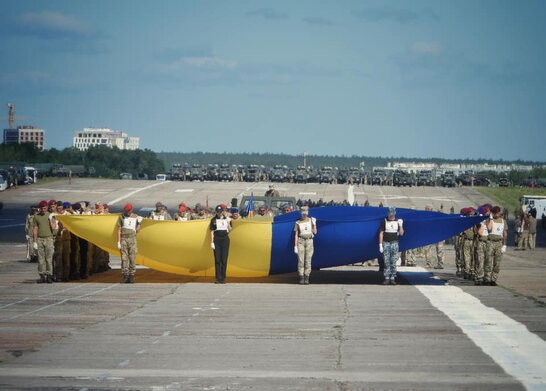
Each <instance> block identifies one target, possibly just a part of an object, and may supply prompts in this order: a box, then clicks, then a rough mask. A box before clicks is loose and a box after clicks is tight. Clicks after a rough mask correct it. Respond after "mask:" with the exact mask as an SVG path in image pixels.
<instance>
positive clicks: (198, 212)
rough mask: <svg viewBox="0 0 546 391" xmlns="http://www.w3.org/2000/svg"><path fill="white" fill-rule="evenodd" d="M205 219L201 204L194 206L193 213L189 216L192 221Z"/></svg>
mask: <svg viewBox="0 0 546 391" xmlns="http://www.w3.org/2000/svg"><path fill="white" fill-rule="evenodd" d="M206 218H207V215H206V211H205V209H204V208H203V207H202V206H201V204H195V209H194V213H192V214H191V219H192V220H205V219H206Z"/></svg>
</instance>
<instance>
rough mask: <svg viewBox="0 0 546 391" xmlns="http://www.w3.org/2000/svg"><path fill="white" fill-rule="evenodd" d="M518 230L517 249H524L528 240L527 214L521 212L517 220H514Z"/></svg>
mask: <svg viewBox="0 0 546 391" xmlns="http://www.w3.org/2000/svg"><path fill="white" fill-rule="evenodd" d="M516 225H517V228H518V232H519V237H518V247H517V250H525V249H526V247H527V241H528V240H529V215H528V214H527V213H522V214H521V218H520V220H519V221H516Z"/></svg>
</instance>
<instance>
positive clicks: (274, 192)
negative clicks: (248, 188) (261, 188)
mask: <svg viewBox="0 0 546 391" xmlns="http://www.w3.org/2000/svg"><path fill="white" fill-rule="evenodd" d="M265 197H280V194H279V192H278V191H277V189H275V186H274V185H269V189H268V190H267V191H266V192H265Z"/></svg>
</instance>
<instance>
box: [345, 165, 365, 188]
mask: <svg viewBox="0 0 546 391" xmlns="http://www.w3.org/2000/svg"><path fill="white" fill-rule="evenodd" d="M347 182H348V183H350V184H353V183H361V182H362V170H360V169H359V168H358V167H350V168H349V175H348V176H347Z"/></svg>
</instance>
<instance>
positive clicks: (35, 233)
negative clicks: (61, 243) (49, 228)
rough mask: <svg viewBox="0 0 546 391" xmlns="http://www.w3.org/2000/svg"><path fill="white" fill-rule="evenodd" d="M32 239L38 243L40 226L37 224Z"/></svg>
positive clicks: (33, 229)
mask: <svg viewBox="0 0 546 391" xmlns="http://www.w3.org/2000/svg"><path fill="white" fill-rule="evenodd" d="M32 237H33V239H34V241H35V242H37V241H38V225H37V224H34V226H33V227H32Z"/></svg>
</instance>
